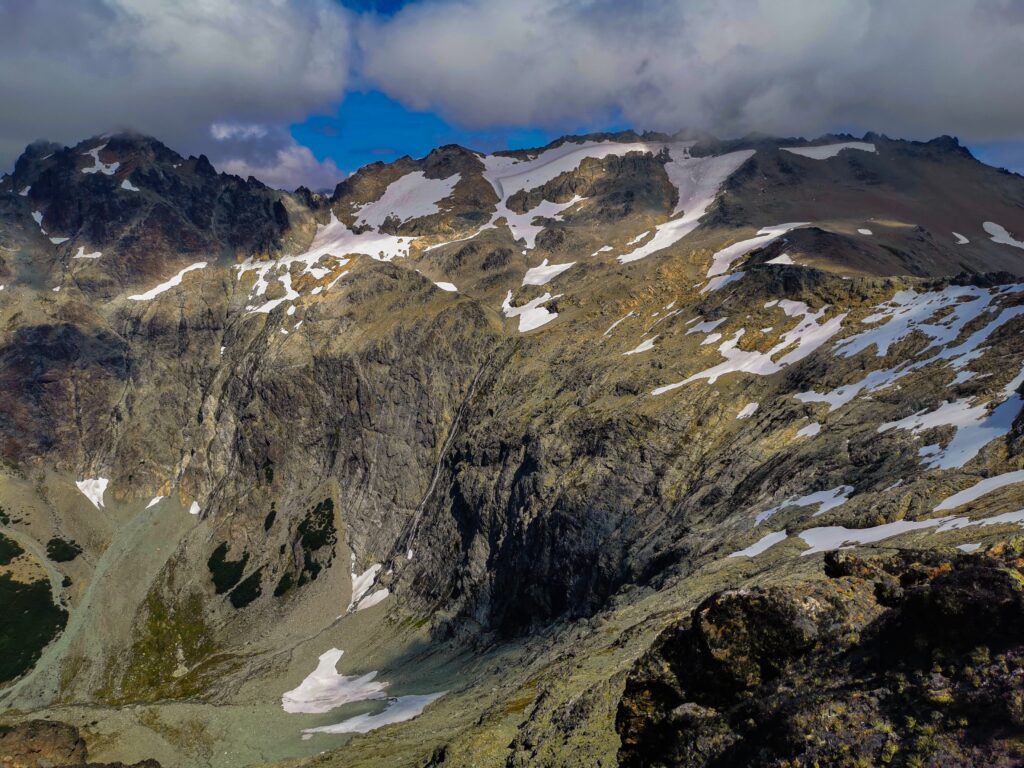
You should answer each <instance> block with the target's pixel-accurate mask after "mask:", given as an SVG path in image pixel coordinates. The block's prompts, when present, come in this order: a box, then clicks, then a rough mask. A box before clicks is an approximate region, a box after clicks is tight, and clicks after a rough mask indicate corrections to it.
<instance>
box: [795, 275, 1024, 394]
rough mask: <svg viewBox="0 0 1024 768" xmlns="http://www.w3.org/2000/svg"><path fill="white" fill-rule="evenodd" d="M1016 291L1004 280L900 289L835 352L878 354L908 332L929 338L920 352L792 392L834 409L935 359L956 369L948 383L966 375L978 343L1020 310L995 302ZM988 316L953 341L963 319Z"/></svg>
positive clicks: (1017, 289)
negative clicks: (831, 386) (852, 378)
mask: <svg viewBox="0 0 1024 768" xmlns="http://www.w3.org/2000/svg"><path fill="white" fill-rule="evenodd" d="M1022 290H1024V286H1021V285H1009V286H1001V287H999V288H995V289H984V288H977V287H974V286H966V287H963V286H949V287H947V288H945V289H942V290H940V291H932V292H929V293H924V294H918V293H916V292H914V291H900V292H898V293H896V294H895V295H894V296H893V298H892V299H890V300H889V301H887V302H884V303H882V304H879V305H878V306H876V307H875V310H876V312H875V313H874V314H872V315H871V316H869V317H867V318H865V319H864V320H863V321H862V322H864V323H875V324H876V325H875V327H874V328H871V329H870V330H868V331H864V332H862V333H859V334H855V335H853V336H849V337H847V338H845V339H842V340H841V341H839V342H838V343H837V344H836V346H835V352H836V354H838V355H840V356H842V357H851V356H853V355H855V354H858V353H860V352H863V351H864V350H868V349H870V348H871V347H875V352H876V355H877V356H879V357H882V356H885V355H887V354H888V352H889V349H890V347H891V346H892V345H893V344H895V343H897V342H900V341H902V340H903V339H905V338H907V337H909V336H910V335H911V334H913V333H920V334H922V335H924V336H926V337H927V338H928V339H929V340H930V341H929V343H928V345H927V346H926V347H925V348H924V349H923V350H921V351H920V352H919V353H918V354H919V356H920V357H919V358H918V359H917V360H913V361H908V360H904V361H902V362H900V363H899V364H898V365H896V366H895V367H893V368H890V369H885V370H877V371H871V372H870V373H868V374H867V375H866V376H865V377H864V378H863V379H861V380H860V381H856V382H853V383H850V384H844V385H842V386H840V387H838V388H836V389H835V390H833V391H832V392H827V393H818V392H813V391H810V392H802V393H800V394H798V395H796V396H795V397H796V398H797V399H798V400H800V401H802V402H825V403H828V404H829V410H830V411H834V410H836V409H837V408H839V407H841V406H843V405H845V404H847V403H849V402H850V401H851V400H853V399H854V398H855V397H857V396H858V395H859V394H860V393H861V392H876V391H878V390H880V389H884V388H885V387H888V386H890V385H891V384H893V383H895V382H896V381H899V380H900V379H902V378H903V377H904V376H907V375H908V374H910V373H912V372H914V371H916V370H919V369H921V368H923V367H925V366H927V365H930V364H932V363H934V362H939V361H947V362H948V363H949V365H950V366H951V367H952V368H953V369H954V370H957V371H959V372H958V373H957V375H956V376H955V377H954V380H953V383H954V384H956V383H960V382H963V381H966V380H967V379H969V378H970V377H971V375H972V374H971V373H970V372H969V371H963V370H961V369H962V368H963V367H964V366H966V365H967V364H968V363H969V362H970V361H971V360H973V359H974V358H975V357H977V356H978V355H979V354H981V349H982V345H983V344H984V343H985V342H986V341H987V340H988V338H989V337H990V336H991V335H992V334H993V333H994V332H995V331H996V330H998V329H999V328H1000V327H1002V326H1003V325H1005V324H1006V323H1008V322H1009V321H1010V320H1012V319H1014V318H1015V317H1018V316H1021V315H1024V305H1017V306H1002V305H1001V302H1002V300H1004V299H1010V298H1012V297H1013V296H1014V295H1015V294H1017V293H1020V292H1021V291H1022ZM940 313H941V316H940ZM992 315H994V317H992V319H991V320H989V321H988V322H987V323H985V324H984V325H983V326H982V327H981V328H980V329H978V330H976V331H973V332H971V333H970V334H969V335H967V337H966V338H965V339H964V340H963V341H961V342H960V343H959V344H957V343H956V341H957V339H959V338H960V336H961V335H962V334H963V332H964V329H965V328H966V326H967V324H968V323H970V322H971V321H973V320H975V319H976V318H978V317H990V316H992ZM934 318H939V319H934ZM882 321H884V322H882ZM929 353H930V354H929Z"/></svg>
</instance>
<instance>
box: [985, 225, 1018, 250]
mask: <svg viewBox="0 0 1024 768" xmlns="http://www.w3.org/2000/svg"><path fill="white" fill-rule="evenodd" d="M981 226H982V227H983V228H984V229H985V231H986V232H987V233H988V234H989V238H990V239H991V240H992V242H994V243H1001V244H1002V245H1010V246H1013V247H1014V248H1022V249H1024V242H1021V241H1020V240H1016V239H1014V237H1013V235H1011V234H1010V233H1009V232H1007V231H1006V228H1005V227H1003V226H1002V225H1001V224H996V223H995V222H994V221H986V222H985V223H984V224H982V225H981Z"/></svg>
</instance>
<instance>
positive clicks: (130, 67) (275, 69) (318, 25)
mask: <svg viewBox="0 0 1024 768" xmlns="http://www.w3.org/2000/svg"><path fill="white" fill-rule="evenodd" d="M0 15H2V18H3V23H2V24H0V104H3V105H4V106H3V109H2V115H0V165H8V164H9V163H11V162H13V159H14V158H15V157H16V156H17V155H18V154H19V153H20V151H21V150H22V149H23V148H24V147H25V145H26V144H27V143H29V142H30V141H33V140H35V139H38V138H49V139H53V140H56V141H60V142H64V143H68V144H71V143H77V142H78V141H79V140H81V139H82V138H85V137H88V136H90V135H94V134H96V133H100V132H104V131H107V130H112V129H118V128H133V129H135V130H138V131H142V132H144V133H149V134H152V135H154V136H157V137H158V138H160V139H161V140H163V141H165V142H166V143H168V144H169V145H171V146H173V147H175V148H176V149H179V150H182V151H187V152H197V151H204V150H206V149H209V148H210V147H211V146H215V142H216V139H215V138H214V137H213V136H211V134H210V125H211V124H213V123H221V124H228V125H242V126H245V125H250V126H251V125H264V124H278V125H283V124H287V123H288V122H290V121H293V120H300V119H303V118H304V117H305V116H307V115H308V114H310V113H311V112H316V111H320V110H328V109H333V107H334V106H335V105H336V104H337V103H338V102H340V100H341V98H342V94H343V92H344V89H345V87H346V85H347V83H348V77H349V53H350V47H351V46H350V35H349V27H350V17H349V14H348V12H347V11H346V10H345V9H344V8H343V7H342V6H341V5H340V4H339V3H336V2H334V1H333V0H217V1H216V2H211V1H210V0H175V2H173V3H167V2H164V1H163V0H75V1H74V2H65V0H31V1H30V0H2V2H0Z"/></svg>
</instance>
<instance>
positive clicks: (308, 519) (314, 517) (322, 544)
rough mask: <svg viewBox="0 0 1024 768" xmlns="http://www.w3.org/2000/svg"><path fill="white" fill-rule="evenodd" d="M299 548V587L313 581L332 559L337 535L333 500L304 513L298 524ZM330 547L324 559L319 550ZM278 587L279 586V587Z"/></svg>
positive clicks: (325, 500)
mask: <svg viewBox="0 0 1024 768" xmlns="http://www.w3.org/2000/svg"><path fill="white" fill-rule="evenodd" d="M298 534H299V546H300V547H301V548H302V553H303V556H302V569H301V571H300V572H299V586H300V587H301V586H302V585H303V584H305V583H307V582H309V581H313V580H314V579H316V577H317V576H318V575H319V574H320V571H322V570H323V569H324V568H326V567H329V566H330V564H331V561H332V560H333V559H334V545H335V544H336V543H337V542H338V533H337V530H336V529H335V527H334V500H333V499H330V498H326V499H324V500H323V501H321V502H320V503H319V504H317V505H316V506H314V507H310V509H309V510H308V511H307V512H306V516H305V517H304V518H303V519H302V522H300V523H299V528H298ZM327 547H330V551H329V552H328V553H327V556H326V557H322V556H321V555H320V554H319V553H320V550H322V549H325V548H327ZM279 586H280V585H279Z"/></svg>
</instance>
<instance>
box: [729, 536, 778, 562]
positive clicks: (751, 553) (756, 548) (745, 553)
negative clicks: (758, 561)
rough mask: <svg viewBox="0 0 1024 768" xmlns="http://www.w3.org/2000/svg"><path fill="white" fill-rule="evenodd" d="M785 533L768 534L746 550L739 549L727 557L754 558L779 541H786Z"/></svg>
mask: <svg viewBox="0 0 1024 768" xmlns="http://www.w3.org/2000/svg"><path fill="white" fill-rule="evenodd" d="M786 536H787V534H786V532H785V531H776V532H775V533H769V534H767V535H766V536H763V537H761V538H760V539H758V540H757V541H756V542H754V543H753V544H751V545H750V546H749V547H747V548H746V549H741V550H739V551H738V552H733V553H732V554H731V555H729V557H756V556H757V555H760V554H761V553H762V552H764V551H765V550H766V549H768V548H769V547H773V546H775V545H776V544H778V543H779V542H780V541H785V540H786Z"/></svg>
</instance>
